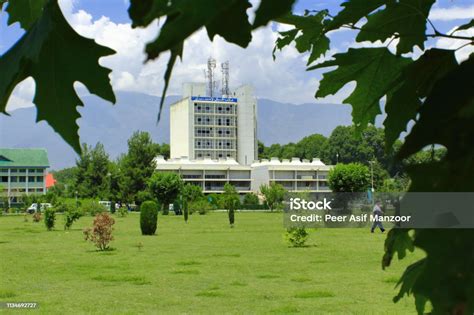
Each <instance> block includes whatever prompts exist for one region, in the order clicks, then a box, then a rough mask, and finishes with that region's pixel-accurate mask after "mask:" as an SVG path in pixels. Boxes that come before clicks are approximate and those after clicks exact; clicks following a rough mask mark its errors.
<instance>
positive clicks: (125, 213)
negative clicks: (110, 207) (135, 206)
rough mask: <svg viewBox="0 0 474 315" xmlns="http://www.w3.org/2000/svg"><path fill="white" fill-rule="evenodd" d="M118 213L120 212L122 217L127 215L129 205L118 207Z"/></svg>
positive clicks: (119, 214)
mask: <svg viewBox="0 0 474 315" xmlns="http://www.w3.org/2000/svg"><path fill="white" fill-rule="evenodd" d="M117 214H118V216H119V217H121V218H123V217H125V216H127V214H128V210H127V207H125V206H122V207H120V208H118V209H117Z"/></svg>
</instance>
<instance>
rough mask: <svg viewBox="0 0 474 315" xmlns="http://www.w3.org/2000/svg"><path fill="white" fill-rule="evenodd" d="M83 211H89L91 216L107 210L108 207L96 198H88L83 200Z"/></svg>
mask: <svg viewBox="0 0 474 315" xmlns="http://www.w3.org/2000/svg"><path fill="white" fill-rule="evenodd" d="M81 212H82V213H88V214H89V215H91V216H96V215H97V214H99V213H102V212H107V209H106V208H105V207H104V206H103V205H100V204H99V202H98V201H96V200H87V201H84V202H82V205H81Z"/></svg>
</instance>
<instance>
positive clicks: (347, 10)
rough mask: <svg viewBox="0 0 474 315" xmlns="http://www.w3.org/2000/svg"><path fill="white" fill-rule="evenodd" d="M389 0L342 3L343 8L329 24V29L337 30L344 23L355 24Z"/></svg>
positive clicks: (361, 0)
mask: <svg viewBox="0 0 474 315" xmlns="http://www.w3.org/2000/svg"><path fill="white" fill-rule="evenodd" d="M386 2H387V0H349V1H346V2H343V3H342V4H341V6H342V7H344V9H342V10H341V11H340V12H339V13H338V14H337V15H336V16H335V17H334V19H333V20H332V21H331V23H330V24H329V29H331V30H335V29H338V28H340V27H341V26H343V25H347V24H355V23H357V22H358V21H359V20H360V19H362V18H363V17H365V16H367V15H369V14H370V13H371V12H372V11H374V10H376V9H377V8H379V7H381V6H382V5H384V4H385V3H386Z"/></svg>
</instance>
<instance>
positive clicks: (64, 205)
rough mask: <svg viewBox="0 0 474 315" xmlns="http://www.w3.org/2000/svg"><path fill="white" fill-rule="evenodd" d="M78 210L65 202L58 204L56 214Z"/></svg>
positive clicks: (55, 209) (55, 208)
mask: <svg viewBox="0 0 474 315" xmlns="http://www.w3.org/2000/svg"><path fill="white" fill-rule="evenodd" d="M74 210H76V207H75V206H74V205H72V204H70V203H64V202H59V203H58V204H56V206H55V207H54V211H55V212H61V213H66V212H70V211H74Z"/></svg>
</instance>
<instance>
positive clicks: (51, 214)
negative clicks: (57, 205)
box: [44, 208, 56, 231]
mask: <svg viewBox="0 0 474 315" xmlns="http://www.w3.org/2000/svg"><path fill="white" fill-rule="evenodd" d="M55 221H56V212H55V211H54V209H52V208H48V209H46V210H45V211H44V224H45V225H46V228H47V229H48V231H51V230H52V229H54V223H55Z"/></svg>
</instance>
